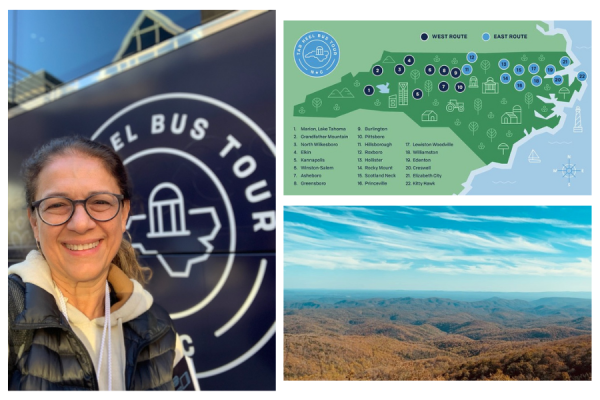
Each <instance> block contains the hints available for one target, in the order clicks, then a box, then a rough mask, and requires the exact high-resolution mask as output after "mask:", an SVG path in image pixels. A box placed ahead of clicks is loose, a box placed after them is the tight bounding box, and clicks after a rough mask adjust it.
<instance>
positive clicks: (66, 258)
mask: <svg viewBox="0 0 600 400" xmlns="http://www.w3.org/2000/svg"><path fill="white" fill-rule="evenodd" d="M37 184H38V187H37V192H36V193H35V198H34V201H36V200H41V199H44V198H46V197H50V196H64V197H68V198H70V199H71V200H83V199H86V198H87V197H89V196H90V195H91V194H93V193H95V192H109V193H115V194H120V191H119V186H118V185H117V181H116V180H115V178H113V176H112V175H111V174H110V173H109V172H108V171H107V170H106V168H105V167H104V165H103V164H102V162H101V161H100V160H99V159H97V158H92V157H89V156H85V155H83V154H77V153H76V154H68V155H63V156H59V157H57V158H56V159H54V160H53V161H51V162H50V163H49V164H48V165H46V167H44V169H43V170H42V171H41V173H40V174H39V175H38V177H37ZM28 214H29V222H30V223H31V227H32V228H33V233H34V236H35V237H36V239H37V240H38V241H39V242H40V246H41V248H42V252H43V253H44V256H45V257H46V260H47V261H48V264H49V265H50V270H51V271H52V275H53V277H54V279H55V280H56V279H60V280H61V281H63V282H64V281H66V282H70V283H72V284H76V283H80V282H92V281H94V280H97V279H98V278H102V277H103V276H104V274H107V273H108V268H109V266H110V262H111V261H112V259H113V258H114V256H115V255H116V254H117V251H118V250H119V246H120V244H121V239H122V237H123V232H124V231H125V225H126V223H127V216H128V215H129V201H127V200H126V201H125V202H124V204H123V206H122V207H121V210H120V211H119V213H118V214H117V216H116V217H115V218H113V219H112V220H110V221H106V222H98V221H95V220H93V219H92V218H91V217H90V216H89V215H88V214H87V213H86V211H85V209H84V208H83V205H82V204H77V205H76V206H75V212H74V213H73V216H72V217H71V219H70V220H69V221H68V222H66V223H65V224H63V225H59V226H51V225H48V224H46V223H45V222H43V221H42V220H40V218H39V216H38V214H37V210H35V211H34V212H31V208H29V212H28ZM90 244H91V246H92V248H88V249H86V250H77V248H78V246H76V245H88V246H84V247H90V246H89V245H90ZM94 245H95V247H93V246H94Z"/></svg>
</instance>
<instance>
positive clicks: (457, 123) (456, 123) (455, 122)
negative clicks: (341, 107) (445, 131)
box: [454, 118, 461, 126]
mask: <svg viewBox="0 0 600 400" xmlns="http://www.w3.org/2000/svg"><path fill="white" fill-rule="evenodd" d="M460 124H461V122H460V119H458V118H456V121H454V125H456V126H460Z"/></svg>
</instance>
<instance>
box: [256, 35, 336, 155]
mask: <svg viewBox="0 0 600 400" xmlns="http://www.w3.org/2000/svg"><path fill="white" fill-rule="evenodd" d="M311 32H321V33H324V34H326V35H328V36H330V37H331V38H332V39H333V40H334V41H335V44H336V45H337V49H338V61H337V63H336V64H335V67H333V69H332V70H331V71H330V72H329V73H327V75H329V74H331V73H332V72H333V71H335V69H336V68H337V66H338V65H339V64H340V60H341V55H342V53H341V52H340V44H339V43H338V42H337V40H335V38H334V37H333V36H331V35H330V34H329V33H327V32H325V31H308V32H304V34H303V35H301V36H300V38H299V39H298V40H296V44H295V45H294V62H296V50H297V49H296V46H298V41H300V39H302V36H304V35H306V34H309V33H311ZM304 46H306V45H304ZM304 46H303V47H302V54H304ZM296 67H298V70H300V72H302V73H303V74H304V75H306V76H308V77H311V78H323V77H325V76H327V75H309V74H307V73H305V72H304V71H302V70H301V69H300V66H298V64H296ZM311 68H312V67H311ZM329 68H331V67H329ZM267 139H268V137H267ZM269 140H270V139H269ZM273 153H275V151H273Z"/></svg>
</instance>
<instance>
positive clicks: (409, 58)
mask: <svg viewBox="0 0 600 400" xmlns="http://www.w3.org/2000/svg"><path fill="white" fill-rule="evenodd" d="M414 63H415V58H414V57H413V56H410V55H409V56H406V57H404V64H406V65H413V64H414Z"/></svg>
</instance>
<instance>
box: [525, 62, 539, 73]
mask: <svg viewBox="0 0 600 400" xmlns="http://www.w3.org/2000/svg"><path fill="white" fill-rule="evenodd" d="M528 69H529V73H530V74H537V73H538V72H540V66H539V65H537V64H536V63H531V64H529V68H528Z"/></svg>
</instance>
